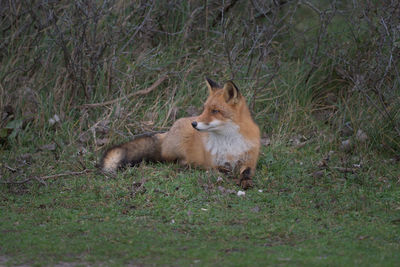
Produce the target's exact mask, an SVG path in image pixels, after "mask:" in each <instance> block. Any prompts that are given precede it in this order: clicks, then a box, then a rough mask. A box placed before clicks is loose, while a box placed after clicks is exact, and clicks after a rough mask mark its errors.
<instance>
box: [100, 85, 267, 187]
mask: <svg viewBox="0 0 400 267" xmlns="http://www.w3.org/2000/svg"><path fill="white" fill-rule="evenodd" d="M206 83H207V87H208V89H209V97H208V99H207V101H206V102H205V104H204V111H203V112H202V114H200V115H199V116H198V117H190V118H181V119H179V120H177V121H176V122H175V123H174V124H173V125H172V127H171V129H170V130H169V131H168V132H166V133H162V134H154V135H145V136H141V137H140V138H137V139H136V140H135V139H134V140H132V141H130V142H128V143H126V144H122V145H120V146H117V147H114V148H111V149H110V150H108V152H106V154H105V155H104V157H103V159H102V162H101V167H102V168H103V170H106V171H114V170H116V169H117V167H120V166H121V165H123V164H127V163H136V162H138V161H140V159H142V160H155V161H178V162H180V163H181V164H189V165H194V166H199V167H203V168H215V169H224V170H226V169H229V170H231V171H236V170H237V171H238V172H239V179H238V184H239V185H241V186H242V187H243V188H245V189H246V188H248V187H250V186H252V180H251V178H252V176H253V175H254V172H255V168H256V164H257V160H258V154H259V149H260V131H259V128H258V126H257V124H255V123H254V121H253V119H252V118H251V114H250V111H249V109H248V107H247V105H246V100H245V98H244V97H243V96H242V95H241V94H240V92H239V90H238V89H237V87H236V86H235V84H234V83H233V82H231V81H228V82H227V83H225V85H224V87H223V88H221V87H220V86H218V85H217V84H216V83H215V82H213V81H211V80H209V79H207V80H206Z"/></svg>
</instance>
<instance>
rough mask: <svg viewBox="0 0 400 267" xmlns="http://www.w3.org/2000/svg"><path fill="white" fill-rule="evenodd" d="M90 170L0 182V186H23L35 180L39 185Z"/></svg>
mask: <svg viewBox="0 0 400 267" xmlns="http://www.w3.org/2000/svg"><path fill="white" fill-rule="evenodd" d="M91 171H92V170H88V169H86V170H83V171H80V172H65V173H58V174H52V175H45V176H33V177H29V178H27V179H25V180H22V181H0V183H1V184H25V183H27V182H29V181H31V180H37V181H38V182H40V183H44V180H48V179H53V178H58V177H63V176H76V175H81V174H85V173H88V172H91Z"/></svg>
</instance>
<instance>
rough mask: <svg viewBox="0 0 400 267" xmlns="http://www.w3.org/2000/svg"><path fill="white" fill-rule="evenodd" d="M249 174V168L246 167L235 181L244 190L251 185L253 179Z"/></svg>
mask: <svg viewBox="0 0 400 267" xmlns="http://www.w3.org/2000/svg"><path fill="white" fill-rule="evenodd" d="M250 174H251V169H250V168H246V169H245V170H244V171H243V172H242V173H241V174H240V178H239V179H238V181H237V184H238V185H239V186H240V187H242V188H243V189H245V190H246V189H249V188H250V187H253V181H252V180H251V177H250Z"/></svg>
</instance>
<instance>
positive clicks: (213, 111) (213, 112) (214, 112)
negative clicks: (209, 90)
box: [211, 109, 219, 114]
mask: <svg viewBox="0 0 400 267" xmlns="http://www.w3.org/2000/svg"><path fill="white" fill-rule="evenodd" d="M218 112H219V110H218V109H212V110H211V114H217V113H218Z"/></svg>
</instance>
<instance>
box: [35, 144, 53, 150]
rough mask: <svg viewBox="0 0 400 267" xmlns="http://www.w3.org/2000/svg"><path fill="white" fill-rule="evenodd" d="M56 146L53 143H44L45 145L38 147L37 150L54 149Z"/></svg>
mask: <svg viewBox="0 0 400 267" xmlns="http://www.w3.org/2000/svg"><path fill="white" fill-rule="evenodd" d="M56 147H57V145H56V144H55V143H50V144H46V145H43V146H41V147H39V150H42V151H44V150H48V151H54V150H56Z"/></svg>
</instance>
